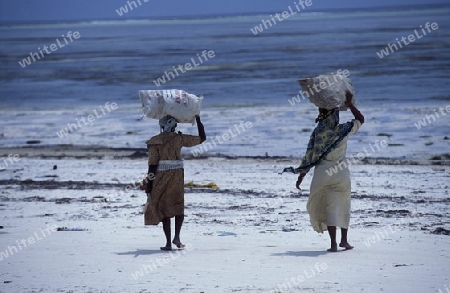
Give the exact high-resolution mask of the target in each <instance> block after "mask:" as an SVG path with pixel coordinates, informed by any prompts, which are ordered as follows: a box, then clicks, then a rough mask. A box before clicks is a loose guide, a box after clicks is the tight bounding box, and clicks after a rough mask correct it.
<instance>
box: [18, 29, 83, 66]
mask: <svg viewBox="0 0 450 293" xmlns="http://www.w3.org/2000/svg"><path fill="white" fill-rule="evenodd" d="M62 37H63V40H64V41H63V43H61V42H60V40H59V38H58V39H56V44H51V45H50V46H48V47H47V46H44V48H43V49H41V47H38V50H39V52H38V53H33V52H30V56H29V57H28V58H26V59H23V60H22V61H19V65H20V66H21V67H22V68H25V67H27V66H28V65H31V63H32V62H31V60H33V62H36V61H37V60H41V58H44V57H45V56H46V55H44V52H42V50H44V51H45V53H46V54H47V55H50V54H51V53H53V52H55V51H57V50H58V49H61V48H62V47H65V46H66V45H68V44H69V42H68V41H67V39H66V38H69V40H70V43H72V42H73V41H74V40H78V39H79V38H81V35H80V33H79V32H77V31H76V32H74V33H72V31H69V32H67V35H66V36H64V35H62ZM49 49H50V51H49Z"/></svg>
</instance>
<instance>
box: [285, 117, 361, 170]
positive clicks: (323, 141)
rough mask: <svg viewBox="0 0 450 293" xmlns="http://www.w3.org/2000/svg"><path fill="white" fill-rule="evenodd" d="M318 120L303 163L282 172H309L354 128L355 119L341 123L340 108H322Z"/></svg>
mask: <svg viewBox="0 0 450 293" xmlns="http://www.w3.org/2000/svg"><path fill="white" fill-rule="evenodd" d="M316 122H319V124H317V126H316V128H315V129H314V131H313V132H312V134H311V137H310V139H309V143H308V147H307V149H306V154H305V156H304V157H303V159H302V163H301V164H300V166H299V167H298V168H293V167H288V168H285V169H284V170H283V172H282V173H284V172H292V173H294V174H299V173H308V171H309V170H310V169H311V168H312V167H314V166H315V165H317V164H318V163H319V162H320V161H321V160H322V159H323V158H324V157H325V156H326V155H328V154H329V153H330V152H331V151H332V150H334V149H335V148H336V147H337V146H338V144H339V143H340V142H341V141H342V140H343V139H344V138H345V137H346V136H347V135H348V134H349V133H350V131H351V130H352V128H353V121H351V122H347V123H343V124H339V111H338V110H325V109H323V110H321V113H320V114H319V117H317V119H316Z"/></svg>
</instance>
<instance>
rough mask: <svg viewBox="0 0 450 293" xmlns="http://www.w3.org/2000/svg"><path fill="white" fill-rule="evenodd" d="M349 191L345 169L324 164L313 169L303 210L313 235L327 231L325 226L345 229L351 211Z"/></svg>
mask: <svg viewBox="0 0 450 293" xmlns="http://www.w3.org/2000/svg"><path fill="white" fill-rule="evenodd" d="M327 171H328V172H327ZM350 189H351V182H350V172H349V170H348V166H344V165H343V164H341V165H338V162H336V161H326V160H322V161H321V162H320V163H319V164H318V165H316V166H315V169H314V176H313V179H312V182H311V188H310V195H309V199H308V203H307V206H306V207H307V210H308V213H309V218H310V222H311V225H312V227H313V229H314V230H315V231H316V232H318V233H323V232H324V231H326V230H328V228H327V226H337V227H340V228H344V229H348V226H349V223H350V209H351V205H350Z"/></svg>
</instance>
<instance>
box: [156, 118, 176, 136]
mask: <svg viewBox="0 0 450 293" xmlns="http://www.w3.org/2000/svg"><path fill="white" fill-rule="evenodd" d="M159 127H161V132H174V131H175V128H176V127H177V120H176V119H175V118H173V117H172V116H170V115H167V116H165V117H163V118H161V119H159Z"/></svg>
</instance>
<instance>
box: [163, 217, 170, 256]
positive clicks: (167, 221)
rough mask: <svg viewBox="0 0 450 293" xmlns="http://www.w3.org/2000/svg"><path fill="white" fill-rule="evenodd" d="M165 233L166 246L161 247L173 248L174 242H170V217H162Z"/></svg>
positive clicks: (164, 248)
mask: <svg viewBox="0 0 450 293" xmlns="http://www.w3.org/2000/svg"><path fill="white" fill-rule="evenodd" d="M162 224H163V230H164V234H165V235H166V246H164V247H161V250H172V244H170V238H171V233H172V232H171V231H170V218H164V219H162Z"/></svg>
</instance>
